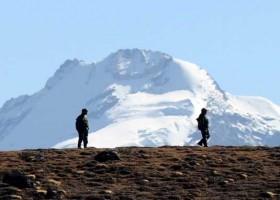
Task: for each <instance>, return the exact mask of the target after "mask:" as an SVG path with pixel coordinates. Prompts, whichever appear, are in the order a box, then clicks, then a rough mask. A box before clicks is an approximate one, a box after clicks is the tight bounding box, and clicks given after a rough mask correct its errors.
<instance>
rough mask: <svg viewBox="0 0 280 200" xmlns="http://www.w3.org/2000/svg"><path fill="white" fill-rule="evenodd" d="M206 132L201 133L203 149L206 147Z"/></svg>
mask: <svg viewBox="0 0 280 200" xmlns="http://www.w3.org/2000/svg"><path fill="white" fill-rule="evenodd" d="M207 132H208V131H207V130H203V131H201V133H202V143H203V145H204V146H205V147H207V146H208V145H207Z"/></svg>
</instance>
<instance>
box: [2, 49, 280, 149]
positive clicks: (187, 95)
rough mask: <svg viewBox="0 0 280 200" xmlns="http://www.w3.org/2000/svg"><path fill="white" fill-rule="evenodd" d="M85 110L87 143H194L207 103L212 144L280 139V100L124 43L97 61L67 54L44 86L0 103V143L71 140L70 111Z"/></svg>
mask: <svg viewBox="0 0 280 200" xmlns="http://www.w3.org/2000/svg"><path fill="white" fill-rule="evenodd" d="M84 107H86V108H87V109H88V110H89V115H88V118H89V121H90V133H91V134H90V136H89V146H91V147H106V148H114V147H120V146H145V147H156V146H163V145H172V146H173V145H179V146H183V145H196V143H197V141H198V139H199V138H200V134H199V132H198V131H197V128H196V120H195V119H196V118H197V116H198V115H199V113H200V110H201V108H202V107H206V108H207V109H209V112H208V116H209V118H210V122H211V124H210V132H211V138H210V141H209V144H210V145H269V146H277V145H279V141H280V108H279V106H277V105H275V104H273V103H272V102H270V101H269V100H267V99H264V98H261V97H241V96H234V95H231V94H228V93H227V92H225V91H223V90H222V89H221V88H220V86H219V85H218V84H217V83H216V81H215V80H214V79H213V78H212V77H211V76H210V75H209V74H208V73H207V72H206V71H205V70H204V69H202V68H200V67H198V66H196V65H194V64H191V63H188V62H186V61H183V60H180V59H177V58H174V57H172V56H170V55H167V54H164V53H161V52H155V51H150V50H139V49H125V50H119V51H117V52H115V53H112V54H110V55H109V56H108V57H107V58H105V59H104V60H102V61H101V62H97V63H92V64H86V63H84V62H82V61H79V60H77V59H75V60H67V61H66V62H65V63H64V64H63V65H61V66H60V68H59V69H58V70H57V71H56V73H55V74H54V76H53V77H51V78H50V79H49V80H48V81H47V83H46V85H45V87H44V88H43V89H42V90H40V91H38V92H37V93H35V94H33V95H30V96H28V95H23V96H20V97H18V98H15V99H11V100H9V101H8V102H6V103H5V104H4V106H3V107H2V108H0V150H15V149H18V150H20V149H26V148H50V147H55V148H65V147H68V148H73V147H75V146H76V140H77V138H76V137H77V132H76V130H75V126H74V123H75V119H76V117H77V116H78V115H79V114H80V111H81V109H82V108H84Z"/></svg>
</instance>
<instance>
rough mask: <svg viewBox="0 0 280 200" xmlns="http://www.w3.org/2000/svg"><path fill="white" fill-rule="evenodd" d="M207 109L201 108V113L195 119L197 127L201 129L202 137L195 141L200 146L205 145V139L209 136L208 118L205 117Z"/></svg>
mask: <svg viewBox="0 0 280 200" xmlns="http://www.w3.org/2000/svg"><path fill="white" fill-rule="evenodd" d="M206 113H207V110H206V109H205V108H202V110H201V114H200V115H199V117H198V118H197V119H196V120H197V121H198V129H199V130H200V131H201V135H202V139H201V140H200V141H199V142H198V143H197V144H198V145H200V146H202V145H203V146H205V147H207V146H208V145H207V140H208V139H209V138H210V134H209V130H208V125H209V120H208V119H207V117H206Z"/></svg>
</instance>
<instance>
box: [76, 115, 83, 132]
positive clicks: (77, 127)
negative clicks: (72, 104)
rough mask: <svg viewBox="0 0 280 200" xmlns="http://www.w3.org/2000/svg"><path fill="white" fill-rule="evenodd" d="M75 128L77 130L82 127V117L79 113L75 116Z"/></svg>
mask: <svg viewBox="0 0 280 200" xmlns="http://www.w3.org/2000/svg"><path fill="white" fill-rule="evenodd" d="M75 125H76V130H77V131H81V130H82V129H83V118H82V116H81V115H79V116H78V117H77V118H76V123H75Z"/></svg>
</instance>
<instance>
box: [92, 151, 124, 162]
mask: <svg viewBox="0 0 280 200" xmlns="http://www.w3.org/2000/svg"><path fill="white" fill-rule="evenodd" d="M94 159H95V160H96V161H98V162H106V161H112V160H120V156H119V155H118V153H117V152H115V151H113V150H107V151H102V152H100V153H98V154H97V155H96V156H95V157H94Z"/></svg>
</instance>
